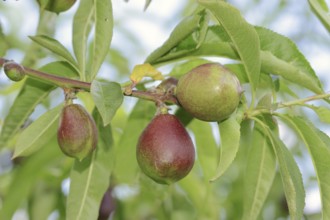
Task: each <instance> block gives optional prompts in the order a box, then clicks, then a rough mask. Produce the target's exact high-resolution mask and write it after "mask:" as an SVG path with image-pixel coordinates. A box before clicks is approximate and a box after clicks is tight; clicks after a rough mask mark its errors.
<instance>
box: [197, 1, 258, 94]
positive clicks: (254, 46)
mask: <svg viewBox="0 0 330 220" xmlns="http://www.w3.org/2000/svg"><path fill="white" fill-rule="evenodd" d="M198 2H199V3H200V4H201V5H203V6H204V7H206V8H207V9H209V10H210V11H211V12H212V13H213V15H214V16H215V17H216V19H217V20H218V22H219V23H220V24H221V25H222V26H223V28H224V29H225V31H226V33H227V34H228V35H229V37H230V39H231V41H232V43H233V45H234V47H235V49H236V51H237V53H238V54H239V57H240V59H241V61H242V63H243V65H244V68H245V70H246V73H247V76H248V78H249V82H250V84H251V87H252V91H254V90H256V87H257V86H258V82H259V75H260V42H259V37H258V34H257V32H256V31H255V29H254V27H253V26H252V25H250V24H248V23H247V22H246V21H245V19H244V18H243V17H242V15H241V14H240V12H239V11H238V10H237V9H236V8H234V7H233V6H231V5H230V4H228V3H226V2H224V1H216V0H199V1H198Z"/></svg>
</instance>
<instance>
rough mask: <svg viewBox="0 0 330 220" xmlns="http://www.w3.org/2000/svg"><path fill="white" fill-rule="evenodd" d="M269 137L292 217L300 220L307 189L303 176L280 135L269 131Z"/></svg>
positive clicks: (294, 219)
mask: <svg viewBox="0 0 330 220" xmlns="http://www.w3.org/2000/svg"><path fill="white" fill-rule="evenodd" d="M268 135H269V138H270V139H271V144H272V146H273V149H274V151H275V154H276V158H277V162H278V165H279V170H280V174H281V179H282V183H283V189H284V193H285V197H286V201H287V204H288V208H289V213H290V219H292V220H300V219H302V218H303V217H302V216H303V213H304V207H305V190H304V185H303V181H302V176H301V173H300V170H299V167H298V165H297V163H296V161H295V160H294V158H293V155H292V154H291V152H290V151H289V150H288V149H287V148H286V146H285V145H284V143H283V142H282V140H280V138H279V137H278V135H276V134H274V133H273V132H269V134H268Z"/></svg>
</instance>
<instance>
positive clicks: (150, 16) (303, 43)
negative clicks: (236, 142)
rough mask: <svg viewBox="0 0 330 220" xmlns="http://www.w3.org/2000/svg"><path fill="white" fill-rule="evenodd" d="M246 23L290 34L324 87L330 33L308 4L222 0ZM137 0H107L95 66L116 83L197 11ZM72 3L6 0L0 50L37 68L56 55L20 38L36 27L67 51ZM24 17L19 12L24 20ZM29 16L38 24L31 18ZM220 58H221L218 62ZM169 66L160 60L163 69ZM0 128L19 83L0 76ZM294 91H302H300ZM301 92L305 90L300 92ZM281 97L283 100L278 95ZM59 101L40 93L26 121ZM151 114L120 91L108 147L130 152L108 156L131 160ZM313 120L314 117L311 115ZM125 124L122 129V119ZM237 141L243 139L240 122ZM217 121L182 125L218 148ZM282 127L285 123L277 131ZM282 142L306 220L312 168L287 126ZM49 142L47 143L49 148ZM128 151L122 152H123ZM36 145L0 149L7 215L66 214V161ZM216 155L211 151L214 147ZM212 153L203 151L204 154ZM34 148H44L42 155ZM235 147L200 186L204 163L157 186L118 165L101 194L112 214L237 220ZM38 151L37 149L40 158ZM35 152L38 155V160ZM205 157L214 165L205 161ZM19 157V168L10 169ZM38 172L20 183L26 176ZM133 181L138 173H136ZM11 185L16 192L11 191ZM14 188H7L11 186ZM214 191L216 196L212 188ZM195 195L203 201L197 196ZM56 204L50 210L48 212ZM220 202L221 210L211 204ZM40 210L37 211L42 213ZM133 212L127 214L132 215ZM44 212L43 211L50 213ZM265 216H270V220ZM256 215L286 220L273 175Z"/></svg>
mask: <svg viewBox="0 0 330 220" xmlns="http://www.w3.org/2000/svg"><path fill="white" fill-rule="evenodd" d="M228 2H230V3H231V4H233V5H234V6H235V7H237V8H238V9H239V10H240V11H241V12H242V13H243V15H244V17H245V18H246V19H247V21H248V22H250V23H251V24H253V25H257V26H263V27H267V28H269V29H271V30H274V31H276V32H279V33H281V34H283V35H285V36H287V37H289V38H290V39H292V40H293V41H294V42H295V43H296V44H297V46H298V47H299V49H300V50H301V51H302V53H303V54H304V55H305V56H306V58H307V59H308V60H309V61H310V62H311V65H312V67H313V68H314V69H315V71H316V73H317V75H318V76H319V77H320V78H321V81H322V82H323V83H327V84H324V88H325V91H329V89H330V85H329V82H330V80H328V79H329V76H328V72H327V71H329V69H330V62H329V61H328V60H329V59H330V46H329V45H330V38H329V34H328V32H327V31H326V30H325V28H324V27H323V26H322V25H321V23H320V22H319V21H318V20H317V18H316V16H315V15H314V14H313V13H312V11H311V9H310V7H309V5H308V2H307V1H301V0H281V1H267V0H244V1H242V0H230V1H228ZM144 4H145V1H142V0H131V1H129V2H125V1H120V0H119V1H113V10H114V19H115V20H114V22H115V25H114V36H113V40H112V44H111V49H110V50H109V53H108V55H107V58H106V62H105V63H104V65H103V66H102V68H101V70H100V74H99V77H100V78H106V79H109V80H111V81H116V82H125V81H127V80H128V77H129V73H130V72H131V70H132V68H133V67H134V65H136V64H140V63H143V61H144V60H145V58H146V57H147V55H148V54H150V52H152V51H153V50H154V49H155V48H157V47H158V46H160V45H161V44H162V43H163V42H164V41H165V40H166V39H167V37H168V35H169V33H170V32H171V30H172V29H173V28H174V27H175V25H176V24H177V23H178V21H180V20H181V19H182V18H183V17H184V16H186V15H189V14H190V13H191V12H192V11H194V10H195V9H196V8H195V7H196V5H197V4H195V1H194V0H189V1H176V0H169V1H161V0H153V1H152V2H151V4H150V6H149V8H148V9H147V10H146V11H145V12H144V11H143V7H144ZM77 5H78V4H76V5H75V7H73V8H71V9H70V10H69V11H67V12H64V13H61V14H60V15H59V16H57V15H55V14H53V13H49V12H43V13H42V14H41V15H40V18H39V9H38V5H37V3H36V1H32V0H30V1H23V0H18V1H14V0H7V1H1V2H0V56H2V57H6V58H7V59H13V60H15V61H16V62H19V63H22V64H23V65H26V66H29V67H32V68H39V67H41V66H42V65H44V64H46V63H49V62H50V61H54V60H57V58H56V57H55V56H53V55H52V54H51V53H49V52H48V51H46V50H44V49H42V48H40V47H39V46H37V45H35V44H34V43H32V41H31V40H30V39H29V38H28V36H29V35H35V33H36V32H37V33H39V34H41V33H44V34H47V35H50V36H54V38H56V39H58V40H60V41H61V42H62V43H63V44H64V45H65V46H66V47H67V48H68V49H70V50H72V48H71V20H72V16H73V14H74V12H75V10H76V9H77ZM27 18H28V19H27ZM38 21H40V22H44V24H42V25H39V27H41V28H39V29H38V30H36V27H37V26H38ZM223 62H227V60H225V59H224V60H223ZM172 67H173V66H171V65H168V66H166V67H162V68H161V71H162V72H163V73H164V74H166V73H169V72H170V71H171V69H172ZM0 76H1V77H0V106H1V107H0V128H1V125H2V123H3V120H4V118H5V116H6V115H7V114H8V111H9V109H10V106H11V104H12V102H13V100H14V98H15V96H16V95H17V94H18V92H19V90H20V86H21V85H22V83H12V82H11V81H9V79H7V78H6V77H4V75H3V74H1V75H0ZM295 93H297V94H299V95H301V96H302V97H304V96H307V95H308V92H306V91H305V90H300V89H299V88H297V89H296V91H295ZM301 93H302V94H301ZM305 93H306V94H305ZM286 98H290V97H283V99H284V100H285V99H286ZM61 101H62V91H61V90H59V89H57V90H54V91H53V92H51V94H50V96H49V99H47V100H45V101H44V102H43V103H42V104H41V105H38V106H37V108H36V110H35V111H34V113H33V114H32V115H31V117H30V120H31V121H32V120H34V119H36V118H37V117H39V116H40V115H41V114H43V113H44V112H46V111H47V110H49V109H51V108H52V107H54V106H56V105H57V104H58V103H60V102H61ZM79 101H80V102H82V103H84V105H85V106H87V108H88V107H90V108H91V107H93V105H92V103H91V99H90V97H89V96H88V95H84V94H82V95H80V96H79ZM299 111H302V112H301V114H304V115H305V116H306V117H309V118H311V120H312V121H313V122H315V123H316V124H318V127H320V128H322V129H323V130H324V131H326V132H327V133H329V131H330V129H329V128H328V127H326V125H325V124H322V123H321V122H320V121H319V120H318V119H317V117H316V116H315V115H314V113H312V112H311V111H310V110H307V109H306V110H305V109H304V110H299ZM154 113H155V108H154V105H153V104H152V103H146V102H145V101H139V102H137V100H135V99H134V98H125V100H124V104H123V105H122V107H121V108H119V110H118V112H117V114H116V116H115V117H114V119H113V121H112V123H111V124H112V127H113V135H114V141H115V146H116V147H115V150H116V149H118V148H121V147H128V151H132V153H131V155H130V156H127V155H126V154H125V155H117V160H118V161H122V162H123V163H124V164H125V163H126V164H127V163H136V161H135V148H134V146H135V143H136V140H137V137H138V136H139V134H140V132H141V131H142V129H143V128H144V127H145V126H146V124H147V123H148V122H149V121H150V119H151V118H152V116H153V115H154ZM313 119H315V120H313ZM128 123H129V125H130V127H126V124H128ZM242 126H243V130H244V126H246V128H247V129H246V131H247V133H243V137H242V139H243V140H242V141H241V142H244V138H247V139H248V138H249V137H250V136H249V133H248V131H249V129H248V128H249V126H250V125H249V124H248V122H246V123H245V124H243V125H242ZM215 127H216V126H213V124H212V123H211V124H205V123H201V122H199V121H193V122H192V123H190V124H189V126H188V129H189V130H190V131H193V132H197V134H198V132H200V131H201V129H202V130H204V131H205V130H207V131H209V132H205V133H208V135H209V137H208V136H205V137H202V139H198V138H196V139H195V141H196V142H197V144H198V142H203V143H205V142H206V143H207V144H208V145H209V146H213V148H214V149H216V148H217V146H218V144H219V143H217V137H215V138H214V136H213V134H217V132H216V131H214V129H215ZM283 129H287V128H283ZM282 138H283V140H284V142H285V143H286V144H287V146H289V148H290V149H291V150H292V151H293V152H294V155H295V159H296V160H297V162H298V165H299V167H300V169H301V170H302V171H303V178H304V184H305V186H306V191H307V199H306V210H305V212H306V219H309V220H312V219H320V213H319V211H320V199H319V197H318V196H315V195H317V192H318V188H317V182H316V180H315V176H314V175H313V172H314V171H313V168H312V163H311V161H310V159H309V157H308V153H307V152H306V150H305V148H303V147H300V145H301V143H300V142H298V141H297V140H296V139H295V137H294V135H293V134H292V132H290V131H289V130H288V132H285V133H284V134H283V135H282ZM55 144H56V141H55V140H51V141H50V142H49V146H47V148H48V149H51V146H52V145H55ZM130 148H131V149H130ZM44 151H45V152H40V153H38V154H36V155H33V156H32V157H31V158H29V159H28V160H26V161H25V159H24V158H23V159H18V160H14V161H12V160H11V155H12V146H11V145H10V143H9V146H6V147H5V148H2V150H1V151H0V207H2V206H4V205H5V203H6V202H8V201H4V200H2V199H1V197H2V196H3V195H6V194H8V193H15V194H17V195H16V196H17V197H20V203H19V207H18V209H17V210H13V211H14V212H15V215H14V218H13V219H19V220H20V219H27V218H28V216H29V217H30V219H34V220H35V219H37V220H38V219H47V218H48V219H63V216H64V213H65V196H66V195H67V193H68V184H69V180H68V179H67V177H68V173H69V172H70V168H71V165H72V161H70V160H67V159H65V158H63V157H62V155H61V154H60V152H58V151H54V152H51V151H50V152H48V151H47V152H46V150H44ZM214 152H216V150H214ZM214 152H209V154H210V158H211V157H212V156H213V157H214ZM42 154H46V155H47V156H44V155H42ZM246 154H247V152H245V151H244V150H241V151H239V155H237V159H236V160H235V162H234V164H233V165H232V166H231V167H230V169H229V170H228V171H227V172H226V173H225V175H224V176H222V177H221V179H219V180H218V181H216V182H214V183H212V184H209V182H208V179H209V177H210V176H209V175H212V174H213V173H214V170H212V167H214V166H211V165H210V171H209V172H210V174H204V175H205V176H204V177H202V178H201V175H199V174H200V167H199V166H195V167H194V171H193V174H192V175H189V176H188V177H187V178H185V179H183V180H182V181H180V183H179V184H178V185H174V186H172V187H164V186H162V185H158V184H155V183H153V182H152V181H151V180H149V179H147V178H146V177H144V176H134V174H133V176H134V178H133V179H132V178H128V177H129V176H130V174H129V173H128V172H130V171H128V170H125V166H122V167H121V168H120V169H122V170H119V171H118V173H116V175H115V178H116V179H113V181H112V185H111V186H110V188H109V199H110V200H111V203H112V204H113V205H114V207H115V210H116V211H115V213H114V214H113V218H114V219H125V220H129V219H193V218H194V216H196V215H197V216H201V218H199V219H212V217H214V216H220V219H238V218H239V217H240V215H241V213H242V211H243V199H242V195H243V189H242V187H241V186H242V182H243V181H244V175H241V174H242V172H243V170H244V166H245V163H246V159H245V155H246ZM40 155H42V156H40ZM38 157H40V158H38ZM206 161H208V162H209V163H211V164H212V163H216V162H214V161H212V159H210V160H206ZM22 164H24V168H23V169H19V168H20V167H21V165H22ZM17 172H22V173H24V174H25V175H22V181H21V182H15V183H12V182H11V179H12V178H13V176H14V175H17ZM34 172H37V173H38V174H36V175H34V176H33V177H34V178H36V179H31V180H29V176H30V173H34ZM137 179H139V180H137ZM16 189H19V190H16ZM13 191H16V192H13ZM214 193H215V194H214ZM201 198H203V199H201ZM54 207H55V209H54ZM219 207H221V209H219ZM41 210H42V211H41ZM132 213H134V215H132ZM49 214H50V215H49ZM270 216H271V217H270ZM260 219H288V210H287V206H286V202H285V198H284V194H283V190H282V184H281V180H280V177H279V175H278V174H277V176H276V177H275V181H274V184H273V186H272V189H271V192H270V195H269V196H268V199H267V201H266V204H265V207H264V210H263V213H262V214H261V216H260Z"/></svg>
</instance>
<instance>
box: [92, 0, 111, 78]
mask: <svg viewBox="0 0 330 220" xmlns="http://www.w3.org/2000/svg"><path fill="white" fill-rule="evenodd" d="M112 31H113V15H112V5H111V1H110V0H95V32H94V35H95V37H94V50H93V58H92V59H93V61H92V67H91V72H90V74H91V76H89V78H88V79H89V80H93V79H94V78H95V76H96V74H97V72H98V71H99V69H100V67H101V64H102V62H103V61H104V59H105V57H106V55H107V53H108V51H109V47H110V42H111V39H112Z"/></svg>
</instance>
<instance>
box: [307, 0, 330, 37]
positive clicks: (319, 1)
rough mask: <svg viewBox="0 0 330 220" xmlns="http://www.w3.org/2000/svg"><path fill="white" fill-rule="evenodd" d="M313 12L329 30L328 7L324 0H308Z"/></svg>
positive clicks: (329, 16) (329, 17)
mask: <svg viewBox="0 0 330 220" xmlns="http://www.w3.org/2000/svg"><path fill="white" fill-rule="evenodd" d="M308 3H309V5H310V7H311V8H312V10H313V12H314V13H315V14H316V16H317V17H318V18H319V20H320V21H321V22H322V24H323V26H324V27H325V28H326V29H327V30H328V32H330V15H329V8H328V5H327V3H326V2H325V0H308Z"/></svg>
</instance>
